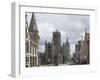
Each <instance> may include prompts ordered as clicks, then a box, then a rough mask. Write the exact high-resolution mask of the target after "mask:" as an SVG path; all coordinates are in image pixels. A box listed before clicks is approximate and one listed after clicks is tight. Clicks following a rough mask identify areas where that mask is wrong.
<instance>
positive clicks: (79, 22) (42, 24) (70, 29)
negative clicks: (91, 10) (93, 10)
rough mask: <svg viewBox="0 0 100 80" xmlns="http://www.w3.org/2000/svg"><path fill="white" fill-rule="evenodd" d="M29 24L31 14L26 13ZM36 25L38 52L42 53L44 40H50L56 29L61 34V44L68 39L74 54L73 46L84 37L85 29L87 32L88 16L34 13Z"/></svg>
mask: <svg viewBox="0 0 100 80" xmlns="http://www.w3.org/2000/svg"><path fill="white" fill-rule="evenodd" d="M27 15H28V23H30V18H31V15H32V14H31V13H27ZM35 18H36V24H37V27H38V30H39V36H40V41H39V51H41V52H44V50H45V45H44V44H45V40H47V41H48V42H49V41H50V42H51V40H52V32H53V31H55V30H56V29H57V30H59V31H60V32H61V43H63V42H66V39H67V37H68V39H69V42H70V48H71V54H73V53H74V52H75V44H76V43H77V41H78V40H80V39H81V37H82V35H84V32H85V29H87V31H88V32H89V18H90V17H89V16H83V15H67V14H66V15H64V14H43V13H35Z"/></svg>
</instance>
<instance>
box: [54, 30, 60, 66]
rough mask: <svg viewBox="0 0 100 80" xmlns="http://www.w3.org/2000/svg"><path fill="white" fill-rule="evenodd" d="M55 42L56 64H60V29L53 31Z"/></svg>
mask: <svg viewBox="0 0 100 80" xmlns="http://www.w3.org/2000/svg"><path fill="white" fill-rule="evenodd" d="M53 44H54V65H55V66H58V64H59V63H60V49H61V33H60V32H59V31H57V30H56V31H55V32H53Z"/></svg>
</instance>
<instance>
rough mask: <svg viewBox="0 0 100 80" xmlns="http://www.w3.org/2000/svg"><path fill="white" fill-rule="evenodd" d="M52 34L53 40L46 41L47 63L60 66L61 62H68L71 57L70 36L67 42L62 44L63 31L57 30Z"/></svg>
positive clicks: (45, 56) (45, 55)
mask: <svg viewBox="0 0 100 80" xmlns="http://www.w3.org/2000/svg"><path fill="white" fill-rule="evenodd" d="M52 36H53V38H52V41H51V42H47V41H45V53H44V58H45V64H48V65H49V64H50V65H54V66H58V65H59V64H64V63H67V62H68V61H69V59H70V43H69V42H68V38H67V41H66V43H63V45H61V33H60V32H59V31H57V30H56V31H55V32H53V34H52Z"/></svg>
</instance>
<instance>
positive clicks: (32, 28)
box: [30, 13, 38, 31]
mask: <svg viewBox="0 0 100 80" xmlns="http://www.w3.org/2000/svg"><path fill="white" fill-rule="evenodd" d="M34 30H38V29H37V25H36V20H35V16H34V13H32V17H31V21H30V31H34Z"/></svg>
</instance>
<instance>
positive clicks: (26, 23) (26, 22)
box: [25, 14, 28, 27]
mask: <svg viewBox="0 0 100 80" xmlns="http://www.w3.org/2000/svg"><path fill="white" fill-rule="evenodd" d="M25 25H26V27H28V21H27V14H26V15H25Z"/></svg>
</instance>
